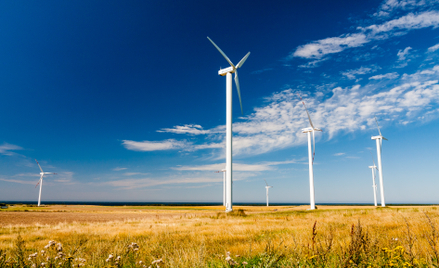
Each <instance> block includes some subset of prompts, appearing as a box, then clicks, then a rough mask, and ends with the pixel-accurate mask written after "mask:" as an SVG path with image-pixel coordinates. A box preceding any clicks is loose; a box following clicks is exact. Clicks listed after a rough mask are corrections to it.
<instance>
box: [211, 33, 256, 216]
mask: <svg viewBox="0 0 439 268" xmlns="http://www.w3.org/2000/svg"><path fill="white" fill-rule="evenodd" d="M207 39H209V41H210V42H211V43H212V44H213V45H214V46H215V47H216V49H218V51H219V52H220V53H221V55H223V57H224V58H225V59H226V60H227V62H228V63H229V64H230V67H228V68H225V69H221V70H219V71H218V75H221V76H226V102H227V103H226V110H227V112H226V125H227V127H226V181H227V183H226V212H230V211H232V210H233V207H232V73H235V84H236V90H237V91H238V97H239V104H240V105H241V113H242V114H244V112H243V110H242V101H241V91H240V88H239V79H238V69H239V68H241V66H242V65H243V64H244V62H245V60H247V58H248V56H249V55H250V52H249V53H247V55H245V56H244V58H242V59H241V60H240V61H239V62H238V64H236V65H234V64H233V63H232V62H231V61H230V59H229V58H228V57H227V56H226V54H224V52H223V51H222V50H221V49H220V48H219V47H218V46H217V45H216V44H215V43H214V42H213V41H212V39H210V38H209V37H207Z"/></svg>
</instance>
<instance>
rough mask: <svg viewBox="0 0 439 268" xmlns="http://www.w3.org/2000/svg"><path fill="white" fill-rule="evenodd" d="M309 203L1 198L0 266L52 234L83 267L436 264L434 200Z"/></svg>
mask: <svg viewBox="0 0 439 268" xmlns="http://www.w3.org/2000/svg"><path fill="white" fill-rule="evenodd" d="M308 208H309V206H271V207H265V206H259V207H258V206H235V207H234V212H233V213H227V214H226V213H224V208H223V207H221V206H206V207H203V206H199V207H196V206H188V207H184V206H173V207H171V206H118V207H111V206H82V205H81V206H79V205H67V206H65V205H56V206H42V207H35V206H25V205H17V206H10V207H9V208H8V209H2V210H0V267H3V266H5V265H6V263H2V260H3V262H4V261H5V260H7V259H8V258H9V262H10V263H9V264H11V262H13V261H14V260H17V261H19V259H20V258H21V257H20V254H22V253H20V252H25V253H26V254H27V255H26V256H24V257H23V258H24V259H25V262H27V264H28V265H29V267H30V266H32V264H36V266H37V267H40V266H41V263H42V262H45V261H47V260H53V258H54V257H55V256H56V254H58V253H57V251H56V250H55V248H53V249H52V250H49V251H47V250H45V251H47V252H46V253H41V252H43V251H41V250H43V249H44V248H45V246H46V245H47V244H48V242H49V241H51V240H54V241H56V243H61V244H62V245H63V250H64V252H65V255H66V256H68V254H71V256H72V257H74V258H75V260H78V258H82V259H85V260H87V261H86V265H87V266H88V267H107V266H108V265H109V264H111V265H114V266H117V265H119V267H143V266H142V265H140V264H139V261H142V262H143V263H146V264H148V265H147V266H146V267H148V266H150V265H152V267H157V263H155V264H154V263H153V261H154V260H160V259H163V261H164V263H161V265H160V267H296V266H297V267H299V266H300V267H327V266H332V267H340V266H344V267H354V266H355V267H356V266H359V267H369V266H370V267H382V266H389V267H390V266H398V267H430V266H437V265H439V209H438V207H437V206H391V207H386V208H381V207H378V208H376V207H373V206H318V209H317V210H313V211H310V210H308ZM131 243H137V245H138V246H139V249H138V250H136V251H134V250H133V247H132V246H131V247H130V246H129V245H131ZM49 249H50V248H49ZM2 252H4V253H3V254H5V255H4V256H5V257H4V258H2V257H1V256H2ZM35 252H37V253H38V252H40V253H38V254H40V255H38V257H30V258H28V257H27V256H28V255H30V254H31V253H32V254H33V253H35ZM228 252H230V256H229V257H230V258H228V257H227V256H228V254H229V253H228ZM67 253H68V254H67ZM17 254H18V255H17ZM41 254H42V255H41ZM110 255H114V256H116V255H118V256H121V259H119V261H117V263H116V261H115V259H111V258H110V259H109V258H108V257H109V256H110ZM48 257H49V258H48ZM63 258H64V259H62V260H63V261H64V262H67V261H69V259H68V258H67V257H65V256H64V257H63ZM106 260H108V262H107V261H106ZM128 260H129V261H128ZM234 262H236V264H235V263H234ZM351 262H352V263H353V264H355V265H351ZM17 263H18V262H17ZM60 263H62V262H60ZM245 263H249V264H250V263H251V264H252V266H247V264H245ZM77 264H79V263H77ZM122 264H123V265H122ZM2 265H3V266H2ZM20 265H21V266H23V264H19V265H18V266H17V267H20ZM53 265H54V266H52V267H58V266H56V265H57V264H56V265H55V264H53ZM62 265H64V264H62ZM62 265H60V267H61V266H62ZM62 267H64V266H62Z"/></svg>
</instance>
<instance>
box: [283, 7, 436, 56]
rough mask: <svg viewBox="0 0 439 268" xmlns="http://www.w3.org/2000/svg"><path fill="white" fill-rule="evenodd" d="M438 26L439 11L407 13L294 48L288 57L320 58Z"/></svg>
mask: <svg viewBox="0 0 439 268" xmlns="http://www.w3.org/2000/svg"><path fill="white" fill-rule="evenodd" d="M438 26H439V12H438V11H426V12H422V13H419V14H413V13H410V14H407V15H405V16H402V17H400V18H397V19H393V20H390V21H387V22H384V23H382V24H378V25H376V24H373V25H370V26H367V27H358V30H359V32H357V33H348V34H343V35H340V36H339V37H329V38H325V39H321V40H318V41H314V42H311V43H309V44H305V45H301V46H299V47H297V48H296V50H295V51H294V52H293V54H292V55H290V57H300V58H306V59H321V58H322V57H324V56H325V55H328V54H334V53H339V52H342V51H343V50H345V49H348V48H355V47H361V46H363V45H365V44H367V43H369V42H371V41H373V40H385V39H388V38H391V37H393V36H395V35H402V34H405V33H406V32H408V31H410V30H415V29H422V28H427V27H434V28H436V27H438Z"/></svg>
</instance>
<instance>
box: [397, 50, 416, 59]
mask: <svg viewBox="0 0 439 268" xmlns="http://www.w3.org/2000/svg"><path fill="white" fill-rule="evenodd" d="M410 49H412V48H411V47H406V48H405V49H404V50H401V49H400V50H399V51H398V54H397V56H398V60H399V61H402V60H405V59H406V57H407V55H408V54H409V53H410V52H409V51H410Z"/></svg>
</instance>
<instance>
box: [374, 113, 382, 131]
mask: <svg viewBox="0 0 439 268" xmlns="http://www.w3.org/2000/svg"><path fill="white" fill-rule="evenodd" d="M374 117H375V122H376V123H377V127H378V132H379V133H380V136H383V135H381V130H380V126H379V125H378V120H377V117H376V116H374Z"/></svg>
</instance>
